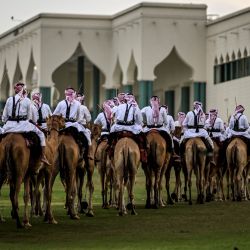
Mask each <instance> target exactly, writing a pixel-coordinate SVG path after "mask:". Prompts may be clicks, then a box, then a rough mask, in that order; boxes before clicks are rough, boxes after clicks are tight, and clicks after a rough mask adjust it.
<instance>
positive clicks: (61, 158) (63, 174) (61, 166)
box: [59, 144, 66, 181]
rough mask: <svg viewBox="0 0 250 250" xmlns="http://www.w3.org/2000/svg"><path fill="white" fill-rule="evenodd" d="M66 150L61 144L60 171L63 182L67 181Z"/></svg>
mask: <svg viewBox="0 0 250 250" xmlns="http://www.w3.org/2000/svg"><path fill="white" fill-rule="evenodd" d="M65 153H66V152H65V148H64V145H63V144H61V145H60V146H59V169H60V178H61V180H62V181H65V166H64V163H65V161H64V157H65Z"/></svg>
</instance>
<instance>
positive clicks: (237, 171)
mask: <svg viewBox="0 0 250 250" xmlns="http://www.w3.org/2000/svg"><path fill="white" fill-rule="evenodd" d="M226 158H227V166H228V171H229V177H230V179H229V183H230V184H229V185H230V186H231V190H232V200H234V201H235V200H238V201H241V200H242V192H244V180H243V171H244V169H245V167H246V166H247V163H248V161H247V145H246V143H245V142H244V141H243V140H242V139H241V138H239V137H234V138H233V139H232V140H231V142H230V143H229V145H228V146H227V149H226ZM245 176H246V177H247V178H248V176H247V175H245Z"/></svg>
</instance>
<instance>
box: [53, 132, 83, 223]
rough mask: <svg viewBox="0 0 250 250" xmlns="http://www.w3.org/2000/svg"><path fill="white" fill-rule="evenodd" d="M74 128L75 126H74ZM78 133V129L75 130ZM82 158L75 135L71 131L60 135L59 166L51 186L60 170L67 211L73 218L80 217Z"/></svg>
mask: <svg viewBox="0 0 250 250" xmlns="http://www.w3.org/2000/svg"><path fill="white" fill-rule="evenodd" d="M72 129H73V130H74V129H75V128H72ZM75 130H76V129H75ZM75 132H76V133H77V131H75ZM79 160H80V150H79V146H78V145H77V143H76V141H75V139H74V137H73V136H72V135H71V134H70V133H65V134H61V135H60V136H59V145H58V158H57V166H56V168H55V169H54V171H53V175H52V178H51V186H53V183H54V181H55V178H56V176H57V174H58V173H59V171H60V175H61V178H62V180H63V181H62V182H63V184H65V191H66V207H67V211H68V212H67V213H68V215H69V216H70V218H71V219H77V220H78V219H80V217H79V216H78V214H77V213H76V210H75V197H76V192H77V190H76V169H77V167H78V166H79V164H83V163H82V162H80V163H79Z"/></svg>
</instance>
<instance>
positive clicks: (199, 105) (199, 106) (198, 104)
mask: <svg viewBox="0 0 250 250" xmlns="http://www.w3.org/2000/svg"><path fill="white" fill-rule="evenodd" d="M194 109H195V110H196V111H197V113H203V110H202V103H201V102H198V101H195V102H194Z"/></svg>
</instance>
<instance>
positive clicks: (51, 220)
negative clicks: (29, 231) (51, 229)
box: [45, 218, 58, 225]
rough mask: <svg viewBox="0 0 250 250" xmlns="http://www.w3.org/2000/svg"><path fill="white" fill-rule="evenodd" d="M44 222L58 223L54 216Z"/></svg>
mask: <svg viewBox="0 0 250 250" xmlns="http://www.w3.org/2000/svg"><path fill="white" fill-rule="evenodd" d="M45 222H46V223H48V224H53V225H57V224H58V222H57V221H56V220H55V219H54V218H52V219H50V220H47V221H45Z"/></svg>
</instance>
